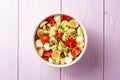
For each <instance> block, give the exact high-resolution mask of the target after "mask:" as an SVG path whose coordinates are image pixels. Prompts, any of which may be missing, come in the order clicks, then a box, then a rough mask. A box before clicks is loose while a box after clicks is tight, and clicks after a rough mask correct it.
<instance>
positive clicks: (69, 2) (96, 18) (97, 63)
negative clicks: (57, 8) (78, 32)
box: [61, 0, 103, 80]
mask: <svg viewBox="0 0 120 80" xmlns="http://www.w3.org/2000/svg"><path fill="white" fill-rule="evenodd" d="M62 2H63V3H62V5H63V6H62V12H65V13H68V14H70V15H71V16H73V17H75V18H77V19H78V20H79V21H81V22H82V23H83V24H84V26H85V28H86V30H87V33H88V47H87V51H86V53H85V54H84V56H83V57H82V59H81V60H80V61H79V62H78V63H76V64H74V65H73V66H70V67H67V68H63V69H62V72H61V73H62V74H61V75H62V76H61V79H62V80H103V1H102V0H97V1H96V0H74V1H73V0H63V1H62Z"/></svg>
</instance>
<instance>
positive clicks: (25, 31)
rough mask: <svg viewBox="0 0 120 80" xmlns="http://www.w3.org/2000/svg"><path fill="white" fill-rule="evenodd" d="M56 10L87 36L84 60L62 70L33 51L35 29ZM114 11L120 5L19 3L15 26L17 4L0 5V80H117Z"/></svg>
mask: <svg viewBox="0 0 120 80" xmlns="http://www.w3.org/2000/svg"><path fill="white" fill-rule="evenodd" d="M104 1H105V2H104ZM61 2H62V4H61ZM61 8H62V12H63V13H68V14H70V15H71V16H73V17H75V18H77V19H78V20H80V21H81V22H82V23H83V24H84V26H85V28H86V30H87V32H88V47H87V51H86V53H85V55H84V56H83V57H82V59H81V60H80V61H79V62H78V63H76V64H74V65H72V66H70V67H67V68H62V69H60V68H53V67H50V66H48V65H47V64H45V63H43V62H42V60H41V59H40V58H39V56H38V55H37V53H36V52H35V50H34V47H33V33H34V30H35V28H36V26H37V24H38V23H39V22H40V21H41V20H42V19H43V18H45V17H46V16H47V15H50V14H52V13H57V12H61ZM119 9H120V0H74V1H73V0H52V1H50V0H19V26H18V0H10V1H9V0H2V1H1V2H0V37H1V39H0V80H18V79H19V80H120V76H119V75H120V70H119V68H120V41H119V40H120V37H119V35H120V31H119V30H120V27H119V25H120V16H119V14H120V10H119ZM104 10H105V15H104ZM103 16H104V17H103ZM18 28H19V31H18ZM103 31H104V32H103ZM18 33H19V36H18ZM18 39H19V40H18ZM18 41H19V45H18ZM103 41H104V42H103ZM103 43H105V44H103ZM103 48H104V51H103ZM18 51H19V52H18ZM18 54H19V55H18ZM103 57H104V61H103ZM103 73H104V74H103Z"/></svg>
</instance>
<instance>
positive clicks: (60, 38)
mask: <svg viewBox="0 0 120 80" xmlns="http://www.w3.org/2000/svg"><path fill="white" fill-rule="evenodd" d="M62 35H63V33H58V32H57V33H56V38H57V40H58V41H60V40H62Z"/></svg>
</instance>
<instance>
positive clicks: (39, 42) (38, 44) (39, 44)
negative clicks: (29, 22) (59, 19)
mask: <svg viewBox="0 0 120 80" xmlns="http://www.w3.org/2000/svg"><path fill="white" fill-rule="evenodd" d="M35 43H36V47H37V48H40V47H43V43H42V42H41V40H39V39H38V40H36V42H35Z"/></svg>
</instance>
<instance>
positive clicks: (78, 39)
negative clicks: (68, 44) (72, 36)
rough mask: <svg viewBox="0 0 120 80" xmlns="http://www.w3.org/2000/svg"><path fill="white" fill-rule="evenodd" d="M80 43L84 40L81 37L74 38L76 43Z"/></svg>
mask: <svg viewBox="0 0 120 80" xmlns="http://www.w3.org/2000/svg"><path fill="white" fill-rule="evenodd" d="M82 41H84V38H83V37H82V36H78V37H77V38H76V42H82Z"/></svg>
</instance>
